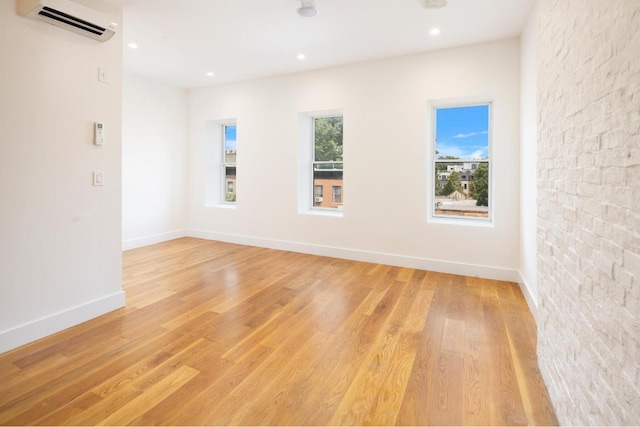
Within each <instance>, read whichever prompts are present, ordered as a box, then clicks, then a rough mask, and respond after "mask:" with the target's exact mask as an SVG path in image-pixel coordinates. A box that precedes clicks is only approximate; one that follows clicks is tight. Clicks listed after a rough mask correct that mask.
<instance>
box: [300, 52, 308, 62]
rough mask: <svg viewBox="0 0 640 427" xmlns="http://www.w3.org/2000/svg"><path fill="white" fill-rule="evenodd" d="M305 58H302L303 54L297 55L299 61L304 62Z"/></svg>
mask: <svg viewBox="0 0 640 427" xmlns="http://www.w3.org/2000/svg"><path fill="white" fill-rule="evenodd" d="M306 58H307V57H306V56H304V54H302V53H301V54H299V55H298V59H299V60H300V61H304V60H305V59H306Z"/></svg>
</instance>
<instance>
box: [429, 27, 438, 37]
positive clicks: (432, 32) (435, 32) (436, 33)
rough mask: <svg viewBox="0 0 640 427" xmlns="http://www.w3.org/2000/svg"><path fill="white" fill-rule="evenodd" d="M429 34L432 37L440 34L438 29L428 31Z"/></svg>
mask: <svg viewBox="0 0 640 427" xmlns="http://www.w3.org/2000/svg"><path fill="white" fill-rule="evenodd" d="M429 34H431V35H432V36H437V35H438V34H440V28H432V29H431V31H429Z"/></svg>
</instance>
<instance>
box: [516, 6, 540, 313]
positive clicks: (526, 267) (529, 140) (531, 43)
mask: <svg viewBox="0 0 640 427" xmlns="http://www.w3.org/2000/svg"><path fill="white" fill-rule="evenodd" d="M537 37H538V13H537V3H536V4H534V6H533V9H532V10H531V14H530V15H529V20H528V21H527V24H526V27H525V29H524V31H523V33H522V36H521V38H520V143H521V146H520V283H522V284H524V290H525V296H526V297H527V301H528V302H529V307H531V309H532V310H533V311H534V313H535V312H536V311H537V310H536V308H537V306H538V284H537V283H538V281H537V277H536V275H537V272H538V268H537V262H538V261H537V243H536V225H537V202H536V198H537V195H538V187H537V162H536V158H537V146H538V142H537V141H538V134H537V133H538V126H537V122H538V111H537V108H538V106H537V100H536V96H537V89H538V66H537V61H536V55H537V46H538V45H537Z"/></svg>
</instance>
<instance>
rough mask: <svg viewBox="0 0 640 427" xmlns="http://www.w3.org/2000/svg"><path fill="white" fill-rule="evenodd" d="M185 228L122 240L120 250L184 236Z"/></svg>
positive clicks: (185, 234)
mask: <svg viewBox="0 0 640 427" xmlns="http://www.w3.org/2000/svg"><path fill="white" fill-rule="evenodd" d="M186 236H187V231H186V230H178V231H170V232H168V233H161V234H154V235H152V236H145V237H138V238H136V239H129V240H123V241H122V250H123V251H128V250H129V249H136V248H141V247H143V246H149V245H155V244H156V243H162V242H168V241H169V240H174V239H179V238H181V237H186Z"/></svg>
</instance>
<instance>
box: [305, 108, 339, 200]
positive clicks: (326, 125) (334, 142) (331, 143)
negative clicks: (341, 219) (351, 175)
mask: <svg viewBox="0 0 640 427" xmlns="http://www.w3.org/2000/svg"><path fill="white" fill-rule="evenodd" d="M342 128H343V121H342V116H335V117H316V118H314V119H313V162H312V168H313V188H314V193H313V195H314V199H313V204H312V206H313V207H316V208H329V209H342V203H343V202H342V187H343V182H342V179H343V160H342V135H343V131H342ZM325 185H326V186H331V187H332V188H333V198H332V200H331V202H328V201H327V202H325V201H324V199H323V200H322V201H319V199H318V198H323V196H322V191H323V190H322V189H323V188H324V186H325ZM318 188H320V190H319V191H320V192H321V193H320V196H318V195H317V194H318V193H317V192H318ZM336 188H337V189H338V190H336ZM336 191H337V193H336ZM336 194H337V196H336Z"/></svg>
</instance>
